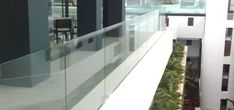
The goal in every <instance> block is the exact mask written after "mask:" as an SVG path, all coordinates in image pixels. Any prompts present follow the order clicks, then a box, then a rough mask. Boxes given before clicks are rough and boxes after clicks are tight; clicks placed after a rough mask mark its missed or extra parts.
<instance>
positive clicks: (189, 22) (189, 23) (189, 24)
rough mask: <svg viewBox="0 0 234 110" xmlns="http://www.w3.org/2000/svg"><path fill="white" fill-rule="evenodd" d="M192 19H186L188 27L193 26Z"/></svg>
mask: <svg viewBox="0 0 234 110" xmlns="http://www.w3.org/2000/svg"><path fill="white" fill-rule="evenodd" d="M193 21H194V19H193V18H188V26H193Z"/></svg>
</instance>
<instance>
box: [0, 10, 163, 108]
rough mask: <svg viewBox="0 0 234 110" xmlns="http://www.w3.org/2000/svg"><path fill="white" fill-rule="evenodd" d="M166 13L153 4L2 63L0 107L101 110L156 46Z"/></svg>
mask: <svg viewBox="0 0 234 110" xmlns="http://www.w3.org/2000/svg"><path fill="white" fill-rule="evenodd" d="M163 19H164V18H162V17H160V11H158V10H154V11H152V10H151V11H150V12H147V13H145V14H140V15H137V16H134V17H132V18H130V19H127V20H126V21H124V22H121V23H118V24H115V25H113V26H110V27H107V28H104V29H102V30H98V31H96V32H93V33H90V34H87V35H84V36H81V37H78V38H75V39H73V40H71V41H66V42H63V43H60V44H58V45H56V46H53V47H51V48H48V49H44V50H41V51H38V52H35V53H32V54H30V55H27V56H24V57H21V58H18V59H15V60H12V61H9V62H6V63H3V64H0V110H97V109H98V108H99V107H100V106H101V105H102V104H103V103H104V101H105V100H106V99H107V98H108V96H110V95H111V94H112V93H113V92H114V91H115V89H116V88H117V87H118V86H119V84H121V82H122V81H123V80H124V79H125V78H126V77H127V76H128V74H129V73H130V72H131V70H132V69H133V68H134V67H135V66H136V65H137V63H138V62H139V61H140V60H141V59H142V58H143V56H144V55H145V54H146V53H147V51H148V50H149V49H150V48H151V47H152V45H153V44H154V42H150V43H146V42H149V41H150V39H151V38H153V37H155V36H154V34H155V33H156V32H158V31H161V30H162V26H161V25H162V24H163V23H161V22H164V21H163ZM156 39H157V38H156Z"/></svg>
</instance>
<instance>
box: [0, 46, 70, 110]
mask: <svg viewBox="0 0 234 110" xmlns="http://www.w3.org/2000/svg"><path fill="white" fill-rule="evenodd" d="M64 61H65V60H64V48H63V46H62V45H57V46H56V47H53V48H50V49H45V50H41V51H39V52H36V53H33V54H30V55H27V56H24V57H21V58H18V59H15V60H12V61H9V62H7V63H4V64H1V65H0V70H1V71H0V97H1V98H0V109H1V110H65V71H64V67H65V66H64V64H65V63H64Z"/></svg>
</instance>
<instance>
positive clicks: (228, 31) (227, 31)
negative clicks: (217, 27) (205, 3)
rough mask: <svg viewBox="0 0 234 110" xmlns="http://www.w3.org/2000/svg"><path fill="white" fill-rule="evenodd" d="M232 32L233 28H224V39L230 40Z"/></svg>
mask: <svg viewBox="0 0 234 110" xmlns="http://www.w3.org/2000/svg"><path fill="white" fill-rule="evenodd" d="M232 34H233V28H227V29H226V40H231V39H232Z"/></svg>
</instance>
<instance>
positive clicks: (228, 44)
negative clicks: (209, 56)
mask: <svg viewBox="0 0 234 110" xmlns="http://www.w3.org/2000/svg"><path fill="white" fill-rule="evenodd" d="M231 45H232V42H231V41H228V40H226V41H225V48H224V56H230V54H231Z"/></svg>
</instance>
